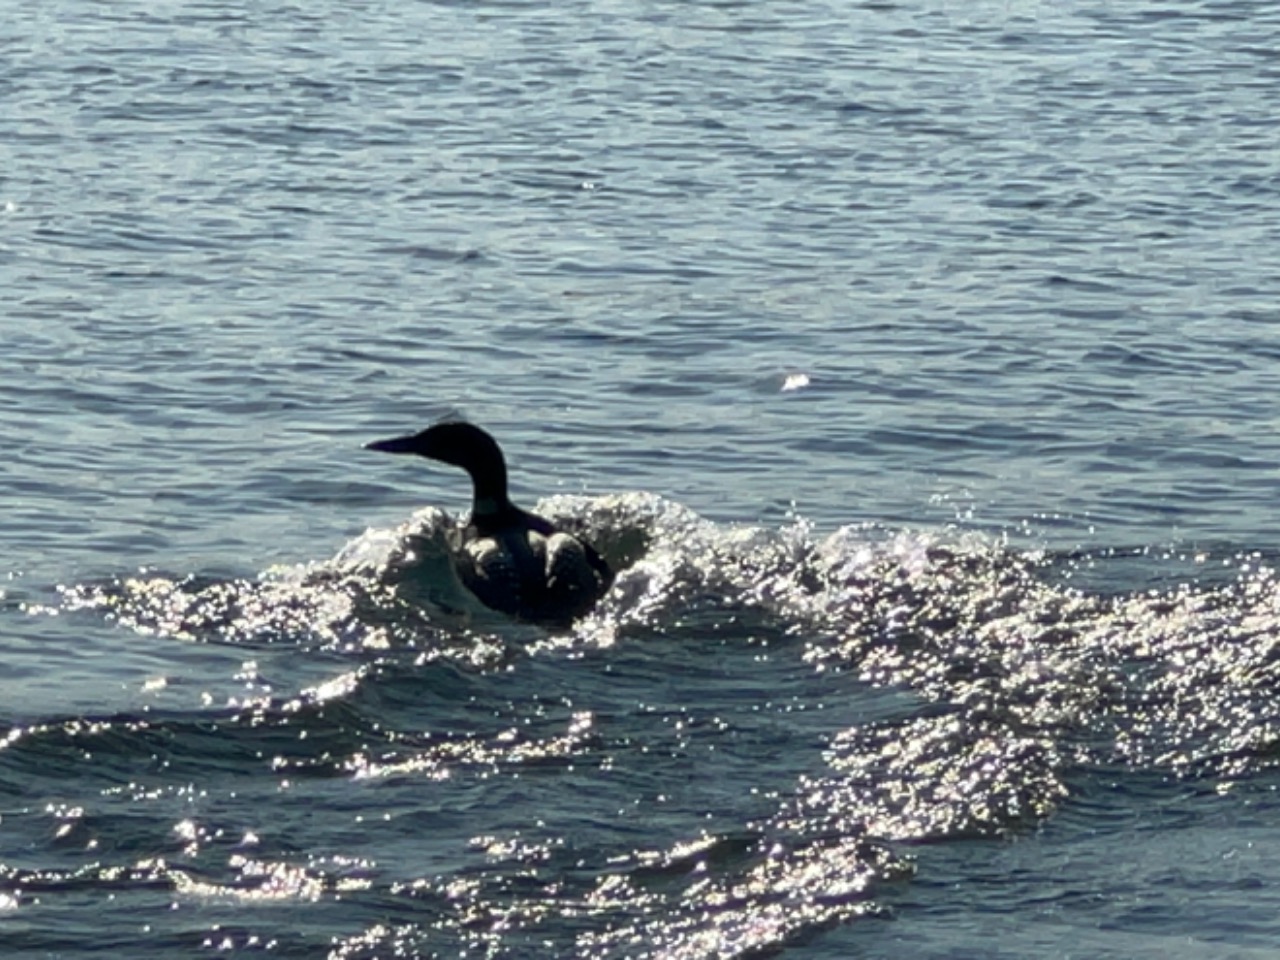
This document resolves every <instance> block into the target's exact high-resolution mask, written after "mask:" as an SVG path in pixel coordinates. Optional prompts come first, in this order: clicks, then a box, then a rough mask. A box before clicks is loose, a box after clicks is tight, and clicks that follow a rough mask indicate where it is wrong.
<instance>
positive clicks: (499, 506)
mask: <svg viewBox="0 0 1280 960" xmlns="http://www.w3.org/2000/svg"><path fill="white" fill-rule="evenodd" d="M365 449H367V450H381V451H382V452H384V453H416V454H417V455H418V456H420V457H427V458H428V459H430V460H439V461H440V462H441V463H448V464H452V465H453V466H455V467H461V468H462V469H463V470H465V471H467V473H468V474H470V475H471V483H472V485H473V487H474V494H475V503H474V504H473V506H472V513H473V514H474V515H475V516H492V515H493V514H496V513H501V512H503V511H504V510H507V509H510V508H511V501H510V500H509V499H508V498H507V463H506V460H505V459H504V458H503V456H502V448H501V447H499V446H498V441H496V440H494V439H493V437H491V436H489V434H488V433H486V432H485V431H483V430H481V429H480V428H479V427H477V426H476V425H475V424H473V423H463V422H460V421H451V422H448V423H437V424H433V425H432V426H430V427H427V429H425V430H421V431H419V432H418V433H414V434H410V435H409V436H406V437H392V438H391V439H390V440H375V441H374V442H373V443H368V444H365Z"/></svg>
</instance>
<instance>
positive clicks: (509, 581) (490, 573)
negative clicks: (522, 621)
mask: <svg viewBox="0 0 1280 960" xmlns="http://www.w3.org/2000/svg"><path fill="white" fill-rule="evenodd" d="M454 568H455V569H456V570H457V571H458V578H459V579H460V580H461V581H462V585H463V586H465V587H466V588H467V589H468V590H470V591H471V592H472V593H474V594H475V595H476V599H478V600H479V601H480V602H481V603H483V604H484V605H485V606H486V607H490V608H491V609H493V610H497V611H499V612H501V613H507V614H512V615H515V616H519V615H520V614H521V613H522V612H523V609H524V590H523V586H524V578H523V577H522V576H521V570H520V565H519V564H518V563H517V561H516V558H515V557H513V556H512V555H511V551H510V550H508V549H506V547H505V545H504V544H503V543H502V542H501V541H499V540H497V539H494V538H492V537H486V538H484V539H482V540H473V541H471V542H470V543H467V544H464V545H463V546H462V549H461V550H459V551H458V553H456V554H455V556H454Z"/></svg>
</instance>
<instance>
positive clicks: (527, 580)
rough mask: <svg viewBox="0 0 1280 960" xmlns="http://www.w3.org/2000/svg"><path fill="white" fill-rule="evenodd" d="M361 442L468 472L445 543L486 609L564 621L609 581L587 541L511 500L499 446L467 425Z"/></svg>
mask: <svg viewBox="0 0 1280 960" xmlns="http://www.w3.org/2000/svg"><path fill="white" fill-rule="evenodd" d="M365 448H366V449H368V450H381V451H383V452H384V453H416V454H417V455H418V456H420V457H427V458H428V459H431V460H439V461H441V462H442V463H449V464H452V465H453V466H455V467H461V468H462V469H463V470H465V471H467V473H469V474H470V475H471V484H472V504H471V520H470V522H469V523H468V524H467V525H466V526H465V527H459V528H458V529H455V530H454V531H453V532H452V533H451V534H450V537H449V549H450V552H451V553H452V554H453V565H454V569H455V570H456V571H457V573H458V577H459V579H460V580H461V581H462V583H463V585H464V586H465V587H466V588H467V589H468V590H470V591H471V592H472V593H473V594H475V596H476V599H478V600H479V601H480V602H481V603H483V604H484V605H485V606H486V607H489V608H491V609H493V610H497V611H498V612H500V613H505V614H508V615H509V616H513V617H516V618H517V619H520V620H526V621H530V622H533V623H542V624H556V625H561V624H567V623H568V622H570V621H572V620H575V619H577V618H578V617H581V616H582V615H583V614H585V613H587V612H588V611H589V610H590V609H591V608H592V607H593V606H595V604H596V601H597V600H599V599H600V597H602V596H603V595H604V594H605V592H606V591H607V590H608V589H609V587H610V586H611V585H612V583H613V571H612V570H611V569H610V568H609V565H608V564H607V563H606V562H605V560H604V558H603V557H601V556H600V554H598V553H597V552H596V551H595V549H594V548H593V547H592V546H591V545H590V544H589V543H587V542H586V541H584V540H581V539H579V538H578V537H576V536H574V535H573V534H571V533H567V532H565V531H563V530H560V529H558V528H557V527H556V526H555V525H554V524H553V523H551V522H550V521H549V520H546V519H544V518H543V517H539V516H537V515H536V514H533V513H529V512H528V511H526V510H521V509H520V508H519V507H517V506H516V505H515V504H514V503H512V502H511V500H510V499H509V498H508V497H507V464H506V460H505V459H504V458H503V456H502V448H501V447H499V446H498V442H497V441H496V440H494V439H493V437H491V436H490V435H489V434H488V433H486V432H485V431H484V430H481V429H480V428H479V427H477V426H475V425H474V424H471V423H465V422H461V421H448V422H445V423H437V424H434V425H432V426H430V427H427V429H425V430H422V431H420V432H419V433H415V434H411V435H409V436H406V437H394V438H392V439H390V440H376V441H374V442H373V443H369V444H366V445H365Z"/></svg>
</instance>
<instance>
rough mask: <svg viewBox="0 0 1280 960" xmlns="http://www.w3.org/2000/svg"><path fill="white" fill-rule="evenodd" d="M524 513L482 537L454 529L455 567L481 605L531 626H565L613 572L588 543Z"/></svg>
mask: <svg viewBox="0 0 1280 960" xmlns="http://www.w3.org/2000/svg"><path fill="white" fill-rule="evenodd" d="M520 513H521V514H523V516H522V517H520V518H519V519H517V520H513V522H511V523H508V524H507V525H505V526H503V527H502V528H500V529H497V530H493V531H491V532H487V533H482V532H480V530H479V529H477V527H476V525H475V524H474V523H473V524H470V525H468V526H467V527H465V528H463V529H460V530H458V531H457V545H456V547H455V548H454V550H453V557H454V569H455V570H456V571H457V573H458V578H459V579H460V580H461V581H462V583H463V585H464V586H465V587H466V588H467V589H468V590H470V591H471V592H472V593H473V594H475V596H476V598H477V599H478V600H479V601H480V602H481V603H483V604H484V605H485V606H486V607H490V608H492V609H494V610H498V611H500V612H502V613H506V614H509V615H510V616H513V617H517V618H519V619H521V620H528V621H531V622H534V623H554V624H566V623H568V622H570V621H572V620H576V619H577V618H578V617H581V616H582V615H584V614H586V613H587V612H589V611H590V610H591V608H592V607H594V606H595V604H596V601H598V600H599V599H600V598H601V597H602V596H604V594H605V593H606V592H607V591H608V589H609V587H610V586H611V585H612V584H613V571H612V570H610V569H609V565H608V564H607V563H605V561H604V558H603V557H601V556H600V554H599V553H597V552H596V551H595V549H593V548H592V547H591V545H590V544H588V543H586V542H585V541H583V540H580V539H578V538H577V537H575V536H574V535H573V534H571V533H566V532H565V531H563V530H559V529H556V528H555V527H554V526H553V525H552V524H550V523H548V522H547V521H546V520H544V519H543V518H542V517H539V516H536V515H534V514H526V513H524V511H520Z"/></svg>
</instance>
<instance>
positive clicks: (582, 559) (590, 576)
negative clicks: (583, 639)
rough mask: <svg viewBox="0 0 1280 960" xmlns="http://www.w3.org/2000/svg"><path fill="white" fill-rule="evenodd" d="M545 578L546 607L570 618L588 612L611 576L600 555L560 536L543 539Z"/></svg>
mask: <svg viewBox="0 0 1280 960" xmlns="http://www.w3.org/2000/svg"><path fill="white" fill-rule="evenodd" d="M546 577H547V601H548V604H549V605H551V606H553V607H556V608H558V609H561V610H563V611H565V612H566V614H567V615H568V616H570V617H578V616H581V615H582V614H584V613H586V612H587V611H588V610H590V609H591V607H592V606H594V604H595V602H596V601H597V600H599V599H600V597H601V596H603V595H604V593H605V591H606V590H608V589H609V586H610V585H611V584H612V583H613V573H612V571H610V570H609V567H608V565H606V564H605V562H604V560H602V559H601V558H600V555H599V554H598V553H596V552H595V550H593V549H592V548H591V547H590V546H588V545H587V544H586V543H584V542H583V541H581V540H579V539H578V538H577V537H575V536H573V535H572V534H568V533H563V532H557V533H553V534H552V535H551V536H550V537H549V538H548V539H547V548H546Z"/></svg>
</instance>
